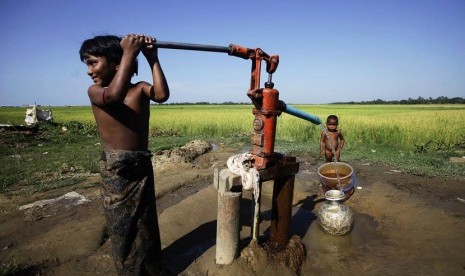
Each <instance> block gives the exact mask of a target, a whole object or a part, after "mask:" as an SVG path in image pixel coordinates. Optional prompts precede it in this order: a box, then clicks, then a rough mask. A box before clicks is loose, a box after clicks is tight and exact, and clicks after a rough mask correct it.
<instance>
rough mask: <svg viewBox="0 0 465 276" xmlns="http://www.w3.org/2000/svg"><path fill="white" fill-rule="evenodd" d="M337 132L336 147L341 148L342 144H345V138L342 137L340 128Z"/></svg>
mask: <svg viewBox="0 0 465 276" xmlns="http://www.w3.org/2000/svg"><path fill="white" fill-rule="evenodd" d="M338 132H339V147H338V149H339V150H342V148H343V147H344V144H345V139H344V135H342V132H341V131H340V130H338Z"/></svg>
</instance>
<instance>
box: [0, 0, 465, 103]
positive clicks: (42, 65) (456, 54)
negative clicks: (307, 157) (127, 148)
mask: <svg viewBox="0 0 465 276" xmlns="http://www.w3.org/2000/svg"><path fill="white" fill-rule="evenodd" d="M0 30H1V32H0V33H1V35H2V38H1V42H0V105H27V104H33V103H37V104H41V105H52V106H54V105H89V101H88V98H87V93H86V91H87V88H88V86H89V85H90V84H92V81H91V79H90V78H89V77H88V76H87V75H86V67H85V65H84V64H82V63H81V61H80V60H79V54H78V51H79V47H80V45H81V43H82V41H84V40H85V39H87V38H90V37H93V36H95V35H102V34H116V35H121V36H122V35H125V34H127V33H145V34H149V35H152V36H154V37H156V38H157V39H158V40H161V41H173V42H184V43H197V44H209V45H218V46H228V45H229V44H231V43H233V44H237V45H241V46H245V47H248V48H261V49H263V50H264V51H265V52H267V53H268V54H279V56H280V64H279V67H278V69H277V71H276V73H275V74H274V75H273V81H274V83H275V88H276V89H278V90H279V91H280V99H282V100H284V101H285V102H287V103H294V104H295V103H307V104H320V103H331V102H337V101H369V100H374V99H383V100H400V99H407V98H409V97H411V98H418V97H419V96H421V97H425V98H428V97H432V98H436V97H438V96H447V97H465V77H464V76H465V1H463V0H457V1H452V0H434V1H430V0H412V1H408V0H403V1H397V0H390V1H377V0H366V1H362V0H353V1H324V0H321V1H314V0H302V1H301V0H289V1H282V0H281V1H273V0H269V1H250V0H249V1H245V0H237V1H232V2H231V1H228V2H226V1H218V0H215V1H210V0H207V1H192V0H185V1H183V0H169V1H168V0H167V1H153V0H152V1H127V0H124V1H118V0H113V1H107V0H93V1H88V0H79V1H73V0H19V1H18V0H1V1H0ZM159 56H160V60H161V63H162V67H163V69H164V71H165V75H166V77H167V79H168V82H169V84H170V88H171V97H170V99H169V100H168V103H176V102H198V101H206V102H225V101H234V102H249V99H248V98H247V96H246V93H247V89H248V88H249V83H250V68H251V61H250V60H243V59H241V58H236V57H231V56H228V55H227V54H224V53H210V52H198V51H183V50H170V49H160V50H159ZM139 62H140V68H139V69H140V70H139V71H140V74H139V76H138V77H136V78H134V79H133V81H134V82H135V81H138V80H148V81H151V77H150V71H149V67H148V66H147V65H146V62H145V60H144V59H143V57H141V58H139ZM266 77H267V76H266V74H265V70H262V83H263V82H264V81H265V80H266ZM262 86H263V85H262Z"/></svg>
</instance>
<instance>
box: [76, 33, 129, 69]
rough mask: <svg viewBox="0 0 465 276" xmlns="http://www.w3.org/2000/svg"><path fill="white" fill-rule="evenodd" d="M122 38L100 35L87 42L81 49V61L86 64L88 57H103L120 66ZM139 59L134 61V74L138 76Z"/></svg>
mask: <svg viewBox="0 0 465 276" xmlns="http://www.w3.org/2000/svg"><path fill="white" fill-rule="evenodd" d="M120 42H121V37H118V36H115V35H99V36H95V37H94V38H90V39H87V40H85V41H84V42H83V43H82V45H81V49H79V56H80V58H81V61H82V62H84V60H85V58H86V56H87V55H93V56H100V57H101V56H103V57H105V58H106V59H107V61H108V62H114V63H115V64H120V62H121V58H122V57H123V48H121V45H120ZM137 65H138V64H137V59H135V61H134V73H135V74H136V75H137V72H138V70H137V67H138V66H137Z"/></svg>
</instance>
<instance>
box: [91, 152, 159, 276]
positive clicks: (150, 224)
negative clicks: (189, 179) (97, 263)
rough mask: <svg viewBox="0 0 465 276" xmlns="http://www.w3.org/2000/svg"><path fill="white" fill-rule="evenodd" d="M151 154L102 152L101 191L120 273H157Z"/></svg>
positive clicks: (155, 219) (114, 257)
mask: <svg viewBox="0 0 465 276" xmlns="http://www.w3.org/2000/svg"><path fill="white" fill-rule="evenodd" d="M151 156H152V155H151V154H150V152H148V151H123V150H114V151H108V150H105V152H103V153H102V159H101V161H100V174H101V176H102V184H101V187H100V188H101V194H102V201H103V208H104V213H105V219H106V222H107V226H108V232H109V233H108V234H109V236H110V240H111V251H112V255H113V260H114V261H115V264H116V269H117V271H118V274H119V275H152V274H153V275H156V274H157V271H158V270H159V265H160V262H161V243H160V232H159V228H158V219H157V209H156V205H155V191H154V179H153V169H152V162H151Z"/></svg>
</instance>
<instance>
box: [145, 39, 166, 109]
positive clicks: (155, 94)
mask: <svg viewBox="0 0 465 276" xmlns="http://www.w3.org/2000/svg"><path fill="white" fill-rule="evenodd" d="M154 41H155V39H154V38H152V37H149V36H145V47H144V48H143V49H142V53H143V54H144V56H145V58H146V59H147V62H148V63H149V66H150V69H151V70H152V78H153V85H151V86H149V87H144V93H145V94H146V95H147V96H149V97H150V99H151V100H153V101H155V102H157V103H163V102H165V101H167V100H168V98H169V96H170V89H169V86H168V82H167V81H166V78H165V74H164V73H163V69H162V68H161V65H160V61H159V59H158V49H157V48H155V47H154V46H153V44H152V43H153V42H154Z"/></svg>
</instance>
